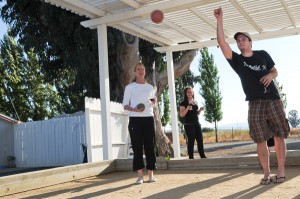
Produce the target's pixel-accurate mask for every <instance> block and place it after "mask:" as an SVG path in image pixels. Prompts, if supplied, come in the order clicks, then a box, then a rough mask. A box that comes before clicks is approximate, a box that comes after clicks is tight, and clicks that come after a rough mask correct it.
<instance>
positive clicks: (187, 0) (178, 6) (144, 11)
mask: <svg viewBox="0 0 300 199" xmlns="http://www.w3.org/2000/svg"><path fill="white" fill-rule="evenodd" d="M221 1H222V0H202V1H199V0H184V1H183V0H173V1H172V4H170V2H168V1H167V2H163V3H157V4H153V5H149V6H144V7H140V8H137V9H135V10H131V11H127V12H122V13H117V14H113V15H109V16H103V17H101V18H97V19H91V20H88V21H83V22H81V25H83V26H84V27H89V28H96V26H97V25H100V24H108V25H110V24H114V23H121V22H124V21H128V20H130V19H134V18H139V17H144V16H145V15H150V13H151V12H152V11H153V10H156V9H160V10H162V11H163V12H164V11H165V12H174V11H177V10H182V9H188V8H191V7H195V6H202V5H207V4H211V3H216V2H221Z"/></svg>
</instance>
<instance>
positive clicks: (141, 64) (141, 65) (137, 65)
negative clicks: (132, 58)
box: [134, 63, 145, 72]
mask: <svg viewBox="0 0 300 199" xmlns="http://www.w3.org/2000/svg"><path fill="white" fill-rule="evenodd" d="M139 66H140V67H142V68H145V65H144V64H143V63H137V64H136V65H135V67H134V72H135V70H136V68H137V67H139Z"/></svg>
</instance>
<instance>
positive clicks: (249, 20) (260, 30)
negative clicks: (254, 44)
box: [230, 0, 263, 32]
mask: <svg viewBox="0 0 300 199" xmlns="http://www.w3.org/2000/svg"><path fill="white" fill-rule="evenodd" d="M230 2H231V3H232V5H233V6H234V7H235V8H236V9H237V10H238V11H239V12H240V13H241V15H242V16H243V17H244V18H245V19H246V20H247V21H248V22H249V23H250V24H251V25H252V26H253V27H254V28H255V29H256V30H257V32H262V31H263V30H262V29H261V28H260V27H259V26H258V25H257V24H256V23H255V22H254V21H253V19H252V18H251V17H250V16H249V15H248V14H247V13H246V12H245V10H244V9H243V8H242V7H241V6H240V4H239V3H238V2H236V1H235V0H230Z"/></svg>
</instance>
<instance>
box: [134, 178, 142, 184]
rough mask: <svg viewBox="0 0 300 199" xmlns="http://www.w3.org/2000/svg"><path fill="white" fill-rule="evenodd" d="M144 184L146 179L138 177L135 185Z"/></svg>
mask: <svg viewBox="0 0 300 199" xmlns="http://www.w3.org/2000/svg"><path fill="white" fill-rule="evenodd" d="M143 183H144V179H143V178H140V177H138V179H137V180H136V182H135V184H143Z"/></svg>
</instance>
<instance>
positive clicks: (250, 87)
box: [214, 8, 290, 185]
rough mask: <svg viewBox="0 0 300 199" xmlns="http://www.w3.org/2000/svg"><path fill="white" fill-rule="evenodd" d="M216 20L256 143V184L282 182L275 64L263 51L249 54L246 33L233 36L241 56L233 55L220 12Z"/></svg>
mask: <svg viewBox="0 0 300 199" xmlns="http://www.w3.org/2000/svg"><path fill="white" fill-rule="evenodd" d="M214 15H215V17H216V19H217V39H218V44H219V46H220V48H221V50H222V53H223V55H224V56H225V58H226V59H227V61H228V63H229V64H230V66H231V67H232V69H233V70H234V71H235V72H236V73H237V75H238V76H239V77H240V80H241V83H242V87H243V90H244V93H245V95H246V101H249V110H248V123H249V128H250V132H249V133H250V136H251V138H252V139H253V140H254V142H255V143H257V154H258V158H259V161H260V164H261V166H262V168H263V172H264V177H263V178H262V179H261V181H260V184H263V185H267V184H269V183H270V182H271V181H272V180H273V181H274V182H275V183H281V182H284V180H285V153H286V144H285V140H284V138H287V136H288V133H289V131H290V130H289V124H288V122H287V119H286V114H285V111H284V107H283V104H282V102H281V100H280V95H279V93H278V90H277V88H276V86H275V84H274V82H273V79H275V78H276V77H277V75H278V73H277V69H276V68H275V63H274V61H273V60H272V58H271V56H270V55H269V54H268V53H267V52H266V51H263V50H261V51H253V50H252V39H251V36H250V34H248V33H246V32H237V33H236V34H235V35H234V39H235V40H236V42H237V46H238V48H239V50H240V51H241V54H237V53H236V52H233V51H232V49H231V48H230V46H229V44H228V43H227V42H226V41H225V35H224V30H223V11H222V8H218V9H216V10H214ZM272 137H274V141H275V151H276V156H277V163H278V170H277V175H276V176H275V177H274V179H271V177H270V173H271V172H270V161H269V151H268V147H267V140H268V139H270V138H272Z"/></svg>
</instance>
